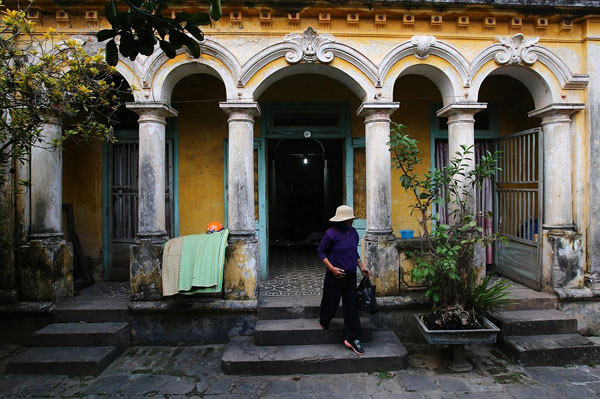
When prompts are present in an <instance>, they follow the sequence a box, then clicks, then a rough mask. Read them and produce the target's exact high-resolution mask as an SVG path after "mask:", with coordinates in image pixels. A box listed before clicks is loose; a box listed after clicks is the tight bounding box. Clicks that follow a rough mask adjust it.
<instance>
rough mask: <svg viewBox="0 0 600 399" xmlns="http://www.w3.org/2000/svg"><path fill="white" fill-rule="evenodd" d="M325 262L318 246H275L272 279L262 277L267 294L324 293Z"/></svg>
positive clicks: (264, 291)
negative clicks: (264, 279)
mask: <svg viewBox="0 0 600 399" xmlns="http://www.w3.org/2000/svg"><path fill="white" fill-rule="evenodd" d="M324 276H325V266H324V265H323V263H321V261H320V259H319V257H318V256H317V248H316V247H314V246H300V247H294V246H290V247H272V248H271V249H270V251H269V279H268V280H266V281H261V283H260V292H261V295H265V296H291V295H321V293H322V290H323V278H324Z"/></svg>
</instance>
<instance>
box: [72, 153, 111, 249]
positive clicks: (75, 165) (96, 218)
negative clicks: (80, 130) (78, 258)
mask: <svg viewBox="0 0 600 399" xmlns="http://www.w3.org/2000/svg"><path fill="white" fill-rule="evenodd" d="M63 203H67V204H68V203H70V204H73V213H74V217H75V229H76V232H77V236H78V237H79V241H80V242H81V246H82V247H83V251H84V252H85V254H86V256H89V257H92V258H95V259H97V258H101V256H102V143H100V142H90V143H75V142H73V141H67V142H66V143H65V148H64V151H63ZM63 231H64V232H65V237H67V236H66V233H67V222H66V219H65V218H64V217H63ZM67 238H69V237H67Z"/></svg>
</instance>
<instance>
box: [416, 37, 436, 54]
mask: <svg viewBox="0 0 600 399" xmlns="http://www.w3.org/2000/svg"><path fill="white" fill-rule="evenodd" d="M410 42H411V43H412V44H414V45H415V46H417V48H416V50H415V57H417V58H418V59H420V60H424V59H425V58H427V57H429V50H430V49H431V46H433V45H434V44H436V43H437V39H436V38H435V37H434V36H413V37H412V38H411V39H410Z"/></svg>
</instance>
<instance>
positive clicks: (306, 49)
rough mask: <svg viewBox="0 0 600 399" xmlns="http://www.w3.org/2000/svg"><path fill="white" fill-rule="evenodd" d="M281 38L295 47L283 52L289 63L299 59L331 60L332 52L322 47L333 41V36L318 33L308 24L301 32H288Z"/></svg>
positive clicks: (309, 61)
mask: <svg viewBox="0 0 600 399" xmlns="http://www.w3.org/2000/svg"><path fill="white" fill-rule="evenodd" d="M283 40H284V41H285V42H288V43H291V44H293V45H294V47H296V48H294V50H292V51H289V52H287V53H286V54H285V60H286V61H287V62H289V63H290V64H295V63H297V62H300V61H304V62H308V63H313V62H323V63H329V62H331V61H332V60H333V53H331V52H326V51H325V48H324V44H326V43H331V42H334V41H335V38H334V37H333V36H332V35H330V34H328V33H324V34H318V33H317V32H316V31H315V30H314V29H313V28H312V27H310V26H309V27H308V28H306V30H305V31H304V32H303V33H302V34H299V33H289V34H287V35H285V36H284V37H283Z"/></svg>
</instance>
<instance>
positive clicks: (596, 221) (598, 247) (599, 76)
mask: <svg viewBox="0 0 600 399" xmlns="http://www.w3.org/2000/svg"><path fill="white" fill-rule="evenodd" d="M583 24H584V26H585V31H584V32H585V37H586V39H587V40H586V41H585V42H584V43H585V44H584V45H585V47H586V50H587V55H586V63H587V65H586V67H585V71H587V73H588V74H589V79H590V80H589V83H588V85H587V92H588V98H587V103H586V106H587V108H586V116H587V118H588V128H587V129H588V132H589V137H590V138H589V143H590V144H589V149H588V151H589V160H590V161H589V162H590V167H589V175H588V183H589V201H588V203H589V210H588V214H589V222H588V223H589V227H588V232H587V237H588V246H587V249H588V250H587V256H588V259H589V262H590V264H589V269H590V280H591V281H590V282H591V287H592V289H593V290H594V294H595V295H596V296H600V218H598V215H600V157H599V156H598V153H599V152H600V62H598V60H599V59H600V41H598V38H600V18H586V20H585V21H583Z"/></svg>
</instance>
